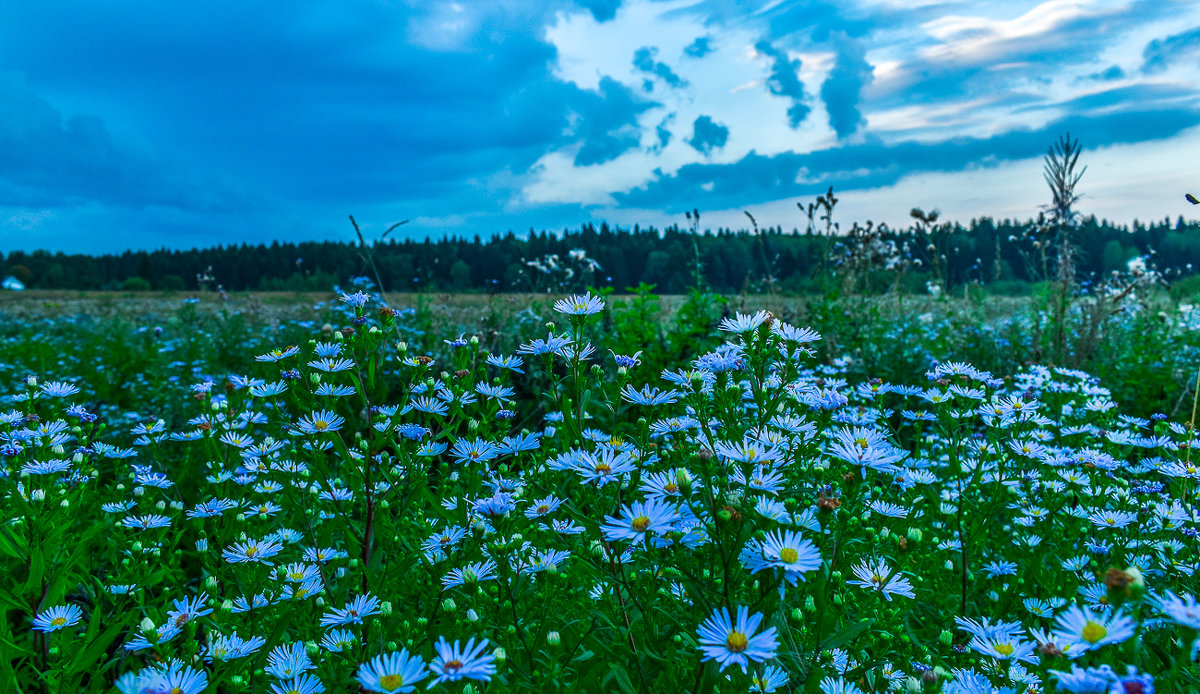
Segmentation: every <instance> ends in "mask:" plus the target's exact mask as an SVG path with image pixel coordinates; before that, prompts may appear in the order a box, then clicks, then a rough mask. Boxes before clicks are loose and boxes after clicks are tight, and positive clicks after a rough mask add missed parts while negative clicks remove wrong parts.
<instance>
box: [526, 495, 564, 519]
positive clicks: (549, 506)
mask: <svg viewBox="0 0 1200 694" xmlns="http://www.w3.org/2000/svg"><path fill="white" fill-rule="evenodd" d="M562 503H563V502H562V499H559V498H558V497H556V496H554V495H553V494H551V495H550V496H547V497H544V498H541V499H538V500H537V501H534V502H533V503H532V504H530V505H529V508H527V509H525V516H526V517H527V518H541V517H542V516H547V515H550V514H551V513H554V512H555V511H557V510H558V507H559V506H562Z"/></svg>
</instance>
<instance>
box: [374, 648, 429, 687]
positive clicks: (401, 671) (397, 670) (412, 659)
mask: <svg viewBox="0 0 1200 694" xmlns="http://www.w3.org/2000/svg"><path fill="white" fill-rule="evenodd" d="M428 675H429V673H428V672H426V671H425V663H424V661H422V660H421V657H420V656H416V655H411V656H410V655H409V654H408V649H407V648H401V649H400V650H399V651H398V652H396V653H387V654H384V655H377V656H375V657H374V658H372V659H371V660H370V662H367V663H363V665H362V666H361V667H359V669H358V675H357V679H358V683H359V684H360V685H362V688H363V689H365V690H367V691H368V692H385V693H386V694H393V693H396V692H399V693H401V694H403V693H404V692H411V691H413V690H414V689H416V684H417V682H420V681H421V680H423V679H425V677H427V676H428Z"/></svg>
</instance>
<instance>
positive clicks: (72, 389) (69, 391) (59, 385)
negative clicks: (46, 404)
mask: <svg viewBox="0 0 1200 694" xmlns="http://www.w3.org/2000/svg"><path fill="white" fill-rule="evenodd" d="M38 388H40V389H41V391H42V392H43V393H45V394H46V397H49V398H66V397H70V396H72V395H75V394H76V393H78V392H79V387H78V386H75V385H73V384H71V383H63V382H62V381H50V382H49V383H43V384H41V385H40V386H38Z"/></svg>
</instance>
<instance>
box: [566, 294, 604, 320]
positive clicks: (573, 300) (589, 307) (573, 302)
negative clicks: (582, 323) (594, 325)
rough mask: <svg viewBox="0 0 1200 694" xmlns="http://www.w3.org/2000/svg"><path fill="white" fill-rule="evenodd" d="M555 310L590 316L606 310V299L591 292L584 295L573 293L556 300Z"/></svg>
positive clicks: (570, 314) (571, 314) (568, 313)
mask: <svg viewBox="0 0 1200 694" xmlns="http://www.w3.org/2000/svg"><path fill="white" fill-rule="evenodd" d="M554 310H555V311H558V312H559V313H565V314H566V315H568V316H590V315H592V314H596V313H600V312H601V311H603V310H604V300H603V299H602V298H600V297H598V296H592V293H591V292H588V293H587V294H583V295H579V294H572V295H571V296H568V297H567V298H565V299H559V300H558V301H556V302H554Z"/></svg>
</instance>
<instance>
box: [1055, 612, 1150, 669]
mask: <svg viewBox="0 0 1200 694" xmlns="http://www.w3.org/2000/svg"><path fill="white" fill-rule="evenodd" d="M1054 626H1055V627H1056V628H1055V630H1054V638H1055V640H1056V642H1057V643H1058V644H1059V647H1060V648H1062V650H1063V651H1064V652H1065V653H1067V654H1068V655H1069V656H1070V657H1072V658H1074V657H1076V656H1078V655H1081V654H1083V653H1086V652H1087V651H1089V650H1092V649H1094V648H1099V647H1100V646H1104V645H1107V644H1110V643H1120V642H1122V641H1124V640H1126V639H1128V638H1130V637H1131V636H1133V630H1134V622H1133V620H1132V619H1130V618H1129V617H1128V616H1125V615H1119V614H1112V615H1109V616H1108V617H1107V618H1106V617H1104V616H1101V615H1097V614H1094V613H1093V612H1092V611H1091V610H1089V609H1088V608H1086V607H1079V606H1078V605H1071V606H1070V607H1068V608H1067V610H1066V612H1064V613H1062V614H1060V615H1059V616H1058V617H1057V618H1056V619H1055V620H1054Z"/></svg>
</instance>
